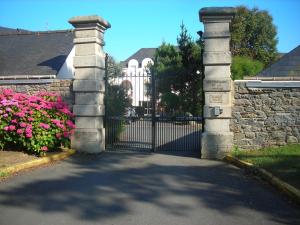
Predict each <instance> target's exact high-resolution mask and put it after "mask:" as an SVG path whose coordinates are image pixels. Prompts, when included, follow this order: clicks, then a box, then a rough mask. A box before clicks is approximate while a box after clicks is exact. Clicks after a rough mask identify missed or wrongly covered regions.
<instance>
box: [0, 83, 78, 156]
mask: <svg viewBox="0 0 300 225" xmlns="http://www.w3.org/2000/svg"><path fill="white" fill-rule="evenodd" d="M72 119H73V114H72V113H71V112H70V110H69V108H68V106H67V104H66V103H64V102H63V101H62V98H61V96H58V95H57V94H53V93H49V92H40V93H38V94H36V95H27V94H23V93H16V92H14V91H12V90H10V89H4V90H0V148H1V149H3V148H6V147H10V146H17V147H22V148H23V149H24V150H25V151H27V152H30V153H35V154H42V153H44V152H47V151H50V150H54V149H56V148H57V147H59V146H61V145H64V146H66V145H68V144H69V142H70V139H69V138H70V136H71V135H72V133H73V132H74V128H75V125H74V123H73V121H72Z"/></svg>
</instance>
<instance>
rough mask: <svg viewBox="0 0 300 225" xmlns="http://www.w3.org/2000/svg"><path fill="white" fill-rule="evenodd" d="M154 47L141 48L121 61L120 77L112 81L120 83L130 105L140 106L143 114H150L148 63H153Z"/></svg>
mask: <svg viewBox="0 0 300 225" xmlns="http://www.w3.org/2000/svg"><path fill="white" fill-rule="evenodd" d="M155 50H156V49H155V48H141V49H140V50H138V51H137V52H136V53H134V54H133V55H132V56H130V57H129V58H127V59H126V60H125V61H122V62H121V64H122V67H123V68H122V75H123V76H122V77H120V78H116V80H115V81H114V83H116V84H119V85H122V86H123V87H124V88H125V89H126V90H127V92H128V95H129V96H130V97H131V99H132V106H135V107H137V106H142V107H144V108H145V112H144V113H145V114H150V113H151V112H150V110H151V106H150V101H151V98H150V95H151V93H150V92H151V89H150V86H151V84H150V82H151V75H150V73H149V69H148V65H149V64H153V58H154V53H155Z"/></svg>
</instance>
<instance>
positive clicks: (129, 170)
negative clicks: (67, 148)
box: [0, 152, 300, 225]
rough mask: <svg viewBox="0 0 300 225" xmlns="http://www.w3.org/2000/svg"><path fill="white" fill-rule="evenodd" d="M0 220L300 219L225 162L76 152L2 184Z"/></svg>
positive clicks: (252, 224) (141, 224)
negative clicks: (61, 160)
mask: <svg viewBox="0 0 300 225" xmlns="http://www.w3.org/2000/svg"><path fill="white" fill-rule="evenodd" d="M0 224H3V225H11V224H12V225H18V224H22V225H24V224H31V225H35V224H38V225H48V224H49V225H50V224H51V225H52V224H60V225H63V224H68V225H77V224H84V225H89V224H101V225H102V224H103V225H108V224H110V225H111V224H114V225H119V224H122V225H127V224H128V225H179V224H180V225H199V224H205V225H210V224H211V225H227V224H228V225H233V224H240V225H247V224H249V225H262V224H264V225H274V224H298V225H299V224H300V211H299V208H298V209H297V208H296V207H295V206H293V205H290V204H289V203H288V202H287V201H286V200H285V199H283V198H282V196H278V194H277V192H276V191H274V190H273V189H271V188H270V187H268V186H266V185H263V184H260V183H258V182H256V181H255V180H253V179H252V178H249V177H247V176H246V175H245V174H243V172H242V171H240V170H239V169H237V168H235V167H233V166H230V165H226V164H225V163H223V162H218V161H208V160H200V159H196V158H189V157H180V156H171V155H163V154H141V153H140V154H137V153H112V152H111V153H109V152H107V153H104V154H101V155H98V156H97V157H94V158H92V157H91V156H75V157H72V158H70V159H68V160H67V161H65V162H60V163H57V164H54V165H51V166H49V167H45V168H40V169H36V170H32V171H30V172H26V173H24V174H21V175H19V176H16V177H14V178H12V179H10V180H8V181H5V182H2V183H0Z"/></svg>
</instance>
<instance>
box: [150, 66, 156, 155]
mask: <svg viewBox="0 0 300 225" xmlns="http://www.w3.org/2000/svg"><path fill="white" fill-rule="evenodd" d="M151 86H152V87H151V89H152V96H151V97H152V99H151V101H152V151H153V152H154V151H155V148H156V116H155V114H156V99H155V98H156V97H155V96H156V95H155V94H156V93H155V74H154V72H153V70H151Z"/></svg>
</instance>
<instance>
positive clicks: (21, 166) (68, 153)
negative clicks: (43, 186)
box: [0, 148, 76, 177]
mask: <svg viewBox="0 0 300 225" xmlns="http://www.w3.org/2000/svg"><path fill="white" fill-rule="evenodd" d="M63 150H64V151H63V152H61V153H57V154H54V155H50V156H44V157H42V158H39V159H34V160H31V161H29V162H25V163H19V164H16V165H13V166H8V167H5V168H4V169H1V170H0V174H5V177H8V176H9V175H10V174H13V173H17V172H19V171H21V170H25V169H29V168H33V167H36V166H40V165H44V164H47V163H51V162H55V161H58V160H63V159H65V158H67V157H69V156H71V155H73V154H75V153H76V151H75V150H73V149H65V148H64V149H63Z"/></svg>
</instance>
